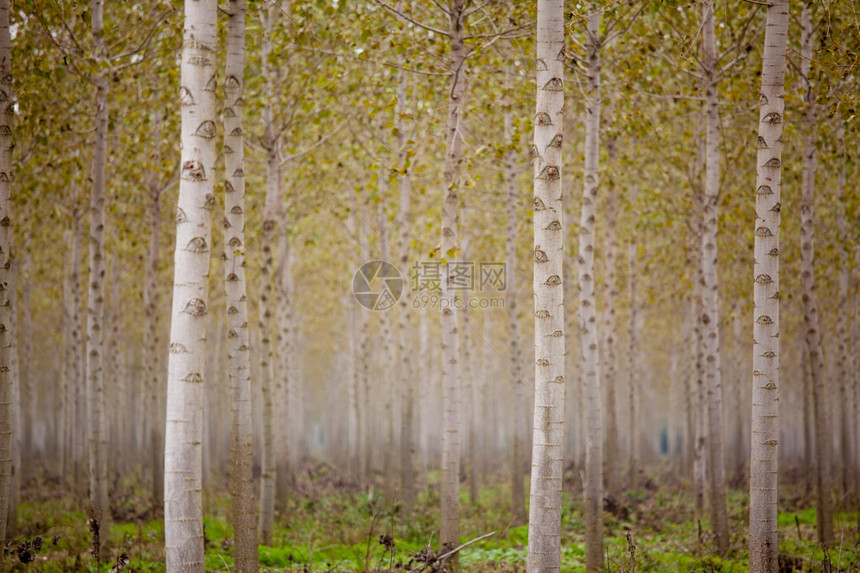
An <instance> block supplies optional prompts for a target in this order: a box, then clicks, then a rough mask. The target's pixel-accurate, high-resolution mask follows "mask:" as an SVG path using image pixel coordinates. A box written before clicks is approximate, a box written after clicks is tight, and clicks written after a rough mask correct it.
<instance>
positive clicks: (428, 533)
mask: <svg viewBox="0 0 860 573" xmlns="http://www.w3.org/2000/svg"><path fill="white" fill-rule="evenodd" d="M321 467H323V468H324V469H323V470H319V471H318V472H316V473H314V472H311V473H309V474H307V475H303V477H302V479H301V480H299V482H297V484H296V489H297V491H299V492H301V493H302V497H300V498H296V499H292V500H290V501H289V503H288V504H287V505H286V506H285V507H283V508H281V509H280V511H279V512H278V513H277V515H276V527H275V532H274V543H273V546H272V547H265V546H261V547H260V549H259V556H260V564H261V568H262V570H263V571H297V572H298V571H317V572H323V571H331V572H340V571H343V572H354V571H396V570H400V571H402V570H405V569H407V568H411V567H415V566H417V565H420V563H419V562H418V561H417V560H416V555H417V554H418V553H419V551H421V550H422V549H423V548H424V547H425V546H430V547H435V545H436V541H437V539H436V530H435V528H436V523H437V520H438V509H437V507H438V494H437V492H436V489H435V488H436V484H438V474H436V473H431V475H430V476H429V480H428V481H429V484H430V485H429V487H428V488H426V490H425V491H423V492H422V493H421V494H420V495H419V497H418V500H417V502H416V506H415V509H414V511H413V513H412V515H411V516H410V517H409V518H408V519H407V518H405V517H404V516H403V515H401V513H400V511H399V509H400V508H399V506H397V505H395V506H394V507H390V506H389V505H387V504H386V503H385V501H384V500H383V499H382V498H381V497H380V495H379V493H378V492H379V490H377V489H367V490H364V489H362V490H358V488H355V487H352V486H350V485H349V484H344V483H342V482H341V483H340V484H339V485H336V483H337V482H336V480H334V479H332V476H330V475H329V476H327V477H326V476H325V475H321V474H325V473H326V472H328V473H332V472H333V471H334V470H332V469H331V468H328V467H326V466H321ZM647 485H648V487H646V488H643V489H638V490H633V491H630V492H627V493H626V494H625V495H624V496H622V499H620V500H616V503H614V504H613V505H612V509H613V510H612V512H608V511H607V512H606V513H605V517H604V524H605V530H604V532H605V563H606V565H607V567H606V571H607V573H610V572H615V573H621V572H630V571H632V570H633V569H634V567H635V571H637V572H647V571H655V572H675V571H677V572H687V571H695V572H698V571H715V572H737V573H740V572H741V571H746V570H748V563H747V550H746V542H747V539H746V532H745V531H746V522H747V520H748V501H747V497H746V494H745V493H744V492H741V491H732V492H731V493H730V494H729V497H728V500H727V504H728V509H729V520H730V529H731V530H732V539H731V542H732V543H731V550H730V552H729V553H728V555H726V556H724V557H718V556H716V555H714V554H713V547H712V546H713V540H712V535H711V533H710V530H709V526H708V519H707V514H706V513H705V514H701V512H698V511H697V510H696V509H695V507H694V506H693V504H692V500H691V498H690V495H689V494H688V493H687V488H686V487H684V485H683V484H680V483H679V482H678V481H677V480H674V479H666V480H663V485H662V488H661V489H658V488H657V487H656V486H654V483H653V482H651V481H649V482H648V484H647ZM45 487H46V486H45V484H40V483H39V482H33V483H29V484H28V486H27V489H25V491H24V495H23V499H24V501H23V502H22V503H21V504H20V505H19V508H18V514H17V515H18V520H17V528H16V529H15V531H16V532H17V536H16V537H15V538H14V539H13V543H12V544H11V547H13V548H15V547H22V546H24V545H25V544H26V543H27V542H29V543H30V545H29V547H30V548H31V549H30V551H31V553H33V554H34V555H35V561H34V562H32V563H30V564H23V563H20V562H19V560H18V558H17V556H16V555H9V554H8V551H7V556H6V557H5V563H4V564H3V565H5V567H6V569H9V568H11V570H20V571H25V570H38V571H46V572H51V571H96V563H95V560H94V559H93V557H92V556H91V555H90V552H89V551H90V546H89V544H90V539H89V533H88V531H87V528H86V519H87V517H86V514H85V512H84V511H83V509H82V508H81V507H80V506H79V504H77V503H75V502H74V501H73V499H72V497H71V496H69V495H62V492H61V491H60V492H58V493H57V494H56V495H50V494H46V493H45V491H44V488H45ZM783 490H789V493H790V488H788V487H786V486H783ZM145 499H146V496H145V493H144V490H142V489H141V488H139V487H135V486H134V485H130V486H127V490H126V491H124V494H123V496H122V500H123V501H122V503H121V504H119V505H122V504H125V505H126V506H127V507H126V510H127V511H125V513H126V514H129V515H132V517H131V518H128V519H126V520H122V519H115V520H114V521H113V522H112V523H111V545H110V555H111V558H110V559H109V560H108V562H102V564H101V569H100V570H101V571H110V570H111V567H112V566H114V565H115V564H116V559H117V558H118V557H119V556H121V555H124V556H126V557H127V558H128V565H127V566H126V567H125V569H124V570H126V571H140V572H143V571H163V570H164V564H163V545H164V528H163V522H162V520H161V518H160V517H159V516H157V515H155V514H152V515H146V512H143V513H144V515H141V514H140V513H141V511H142V509H143V508H145V507H146V505H147V503H146V501H145ZM807 502H808V501H807V500H806V499H805V498H804V496H795V497H793V498H792V497H790V496H789V497H786V499H785V500H784V503H781V506H783V505H784V506H785V508H786V511H783V512H780V514H779V520H778V526H779V535H780V552H781V554H782V557H781V559H782V562H783V563H782V566H783V567H782V568H781V569H780V570H781V571H801V570H804V571H822V570H824V569H822V567H823V564H825V563H828V562H829V563H831V564H832V566H833V569H832V570H833V571H843V572H847V571H854V572H860V555H858V547H860V525H858V514H857V513H841V514H838V515H837V516H836V519H835V531H836V535H837V541H838V542H840V545H839V547H837V548H834V549H833V550H831V551H829V552H827V553H825V552H824V551H823V550H822V549H821V548H820V547H819V546H818V544H817V543H816V541H815V527H816V513H815V509H814V508H811V507H807V506H805V504H806V503H807ZM563 504H564V508H563V511H562V539H561V543H562V571H571V572H578V571H585V547H584V526H583V515H582V505H581V503H580V500H579V493H573V491H572V488H568V489H567V491H566V493H565V495H564V500H563ZM135 507H136V508H137V509H138V511H131V510H129V508H135ZM205 507H206V515H205V516H204V535H205V547H206V563H205V566H206V570H207V571H232V567H233V558H232V551H233V546H232V528H231V526H230V523H229V511H230V509H229V508H230V503H229V497H228V496H227V495H226V494H224V493H219V492H208V493H207V499H206V502H205ZM461 508H462V509H461V534H462V535H461V538H462V541H463V542H466V541H469V540H471V539H474V538H477V537H479V536H481V535H484V534H486V533H489V532H495V534H493V535H492V536H490V537H488V538H487V539H484V540H482V541H480V542H477V543H475V544H473V545H470V546H468V547H466V548H464V549H463V550H462V551H461V555H460V563H461V565H462V567H463V570H464V571H506V572H516V571H525V567H526V560H527V543H528V527H527V526H526V525H523V524H514V523H511V520H510V517H509V514H510V512H509V490H508V489H507V487H505V486H501V485H487V486H485V487H483V488H482V489H481V491H480V495H479V499H478V501H477V503H475V504H472V503H471V501H470V500H469V499H468V496H467V495H465V494H463V495H462V497H461ZM383 536H385V537H383ZM37 537H41V547H40V549H39V550H38V551H35V550H33V549H32V547H33V546H34V544H35V543H36V541H35V540H36V538H37ZM631 543H632V547H633V552H632V553H631ZM837 566H838V567H839V569H837V568H836V567H837ZM791 567H794V569H792V568H791ZM0 569H2V567H0Z"/></svg>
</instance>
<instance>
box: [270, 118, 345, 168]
mask: <svg viewBox="0 0 860 573" xmlns="http://www.w3.org/2000/svg"><path fill="white" fill-rule="evenodd" d="M344 125H346V122H345V121H342V122H341V123H340V125H338V126H337V127H335V128H334V129H333V130H331V131H330V132H329V133H327V134H326V135H325V137H321V138H319V139H318V140H317V141H316V143H314V144H313V145H311V146H310V147H307V148H305V149H303V150H301V151H297V152H295V153H291V154H290V155H287V156H286V157H284V156H281V158H280V160H281V163H280V164H281V166H283V165H286V164H287V163H289V162H290V161H292V160H293V159H297V158H299V157H302V156H304V155H307V154H308V153H310V152H311V151H313V150H314V149H316V148H317V147H319V146H320V145H322V144H323V143H325V142H326V141H328V140H329V139H331V137H332V136H333V135H334V134H336V133H337V132H338V131H340V130H341V128H342V127H343V126H344Z"/></svg>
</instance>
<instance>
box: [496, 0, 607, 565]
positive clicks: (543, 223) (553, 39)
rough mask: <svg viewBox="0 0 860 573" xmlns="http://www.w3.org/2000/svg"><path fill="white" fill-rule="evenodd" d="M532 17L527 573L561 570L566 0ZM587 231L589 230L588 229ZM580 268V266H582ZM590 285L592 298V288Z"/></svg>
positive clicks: (551, 0) (549, 0)
mask: <svg viewBox="0 0 860 573" xmlns="http://www.w3.org/2000/svg"><path fill="white" fill-rule="evenodd" d="M537 13H538V23H537V34H538V35H537V59H536V62H535V86H536V88H537V89H536V91H537V102H536V109H535V114H536V115H535V132H534V145H533V147H532V156H533V158H534V263H533V264H534V316H535V326H534V329H535V330H534V332H535V398H534V426H533V428H534V438H533V441H532V471H531V484H530V485H531V487H530V497H531V502H530V504H529V554H528V570H529V572H530V573H536V572H546V571H560V569H561V490H562V478H563V473H564V447H563V442H564V388H565V386H564V384H565V380H564V375H565V368H564V362H565V357H564V352H565V346H564V341H565V335H564V318H565V316H564V289H563V285H562V266H563V255H564V231H563V229H564V224H563V223H564V202H563V200H562V176H561V169H562V138H563V133H564V131H563V129H564V2H563V1H562V0H539V1H538V12H537ZM595 190H596V189H595ZM584 197H585V196H584ZM593 200H594V197H593V196H592V198H591V199H590V200H589V201H588V202H589V203H590V204H592V205H593ZM585 208H586V200H583V212H584V210H585ZM592 213H593V211H592ZM508 216H509V217H510V213H509V215H508ZM591 231H592V233H593V231H594V226H593V224H592V227H591ZM509 233H510V231H509ZM592 241H593V237H592ZM581 262H583V265H582V266H583V267H585V263H584V261H581ZM592 264H593V259H592ZM592 276H593V273H592ZM580 279H582V274H581V275H580ZM589 286H590V288H591V289H592V297H593V288H594V284H593V282H592V283H590V285H589ZM585 288H588V287H585ZM592 309H593V307H592ZM593 326H594V325H592V327H593ZM592 332H593V329H592ZM595 351H596V346H595ZM598 402H599V394H598ZM598 410H599V404H598ZM598 415H599V412H598ZM600 440H602V438H600ZM598 463H600V462H598ZM601 486H602V484H599V485H598V487H601ZM601 529H602V528H601Z"/></svg>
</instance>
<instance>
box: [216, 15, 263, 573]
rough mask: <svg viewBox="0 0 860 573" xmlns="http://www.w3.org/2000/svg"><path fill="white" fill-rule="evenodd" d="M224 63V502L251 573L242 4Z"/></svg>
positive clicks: (231, 20)
mask: <svg viewBox="0 0 860 573" xmlns="http://www.w3.org/2000/svg"><path fill="white" fill-rule="evenodd" d="M227 11H228V14H229V16H228V22H227V62H226V79H225V82H224V109H223V111H222V112H221V117H222V121H223V122H224V176H225V181H224V190H225V194H224V273H225V276H224V290H225V294H226V305H227V323H226V327H227V357H228V359H229V373H230V398H231V399H230V497H231V498H232V517H233V547H234V554H233V560H234V565H235V570H236V571H237V572H249V571H250V572H256V571H257V569H258V563H257V526H256V521H255V519H254V480H253V475H252V474H253V472H252V470H253V462H254V460H253V457H254V450H253V436H252V428H251V357H250V354H251V351H250V346H251V342H250V336H249V333H248V301H247V282H246V279H245V253H246V244H245V165H244V160H245V141H244V137H243V136H242V111H243V108H244V99H243V97H242V94H243V92H244V87H245V0H230V2H229V4H228V5H227Z"/></svg>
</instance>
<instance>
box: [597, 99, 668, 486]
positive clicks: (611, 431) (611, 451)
mask: <svg viewBox="0 0 860 573" xmlns="http://www.w3.org/2000/svg"><path fill="white" fill-rule="evenodd" d="M608 115H609V116H610V119H611V117H612V110H611V109H610V110H609V114H608ZM606 147H607V154H608V156H609V162H610V164H614V160H615V156H616V147H615V137H614V136H612V135H608V136H607V142H606ZM613 167H614V165H613ZM607 192H608V195H607V204H606V285H605V291H606V301H605V305H604V308H605V310H604V312H605V313H606V314H605V326H604V336H605V342H604V344H605V346H604V352H603V356H604V357H605V359H604V360H603V363H604V365H605V369H604V378H603V382H605V384H606V456H605V459H604V462H605V468H606V470H605V471H606V490H607V494H608V495H610V496H613V497H617V496H618V495H619V493H620V491H621V485H620V484H619V479H618V478H619V477H620V473H621V472H620V468H619V467H618V465H619V464H618V462H619V461H620V460H619V450H618V417H617V413H616V412H617V410H616V407H617V406H616V401H617V399H616V394H615V391H616V384H617V373H618V372H617V368H616V364H617V360H618V357H617V356H616V349H615V341H616V336H617V327H618V325H617V323H616V319H615V305H616V304H617V300H618V281H617V278H616V274H615V265H616V260H617V259H616V231H615V226H616V221H617V217H618V196H617V193H616V190H615V185H614V183H613V182H612V180H611V179H610V182H609V189H608V190H607ZM632 234H633V233H632V232H631V236H632ZM631 271H632V269H631ZM632 276H633V275H632V273H631V277H632ZM673 380H674V378H673ZM631 437H632V436H631ZM669 441H670V443H671V441H672V436H671V432H670V440H669ZM670 455H671V452H670Z"/></svg>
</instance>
